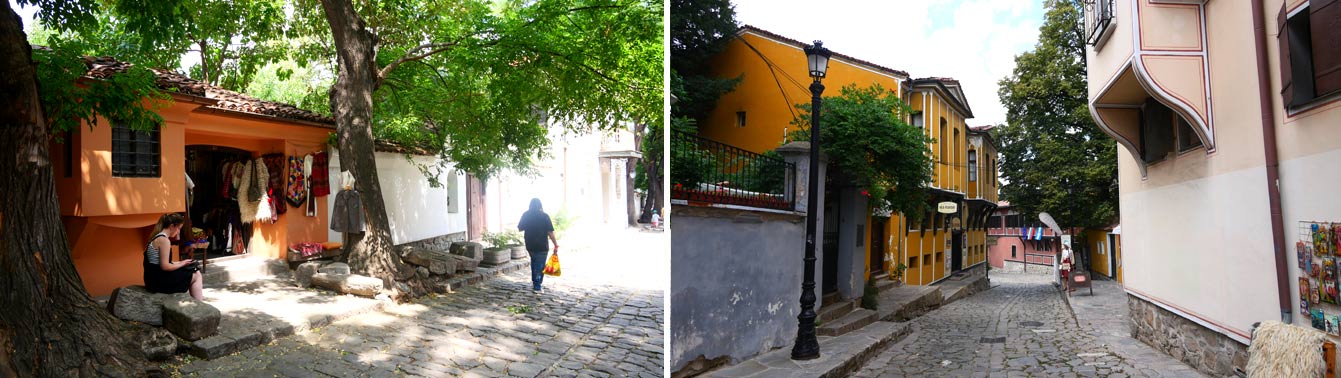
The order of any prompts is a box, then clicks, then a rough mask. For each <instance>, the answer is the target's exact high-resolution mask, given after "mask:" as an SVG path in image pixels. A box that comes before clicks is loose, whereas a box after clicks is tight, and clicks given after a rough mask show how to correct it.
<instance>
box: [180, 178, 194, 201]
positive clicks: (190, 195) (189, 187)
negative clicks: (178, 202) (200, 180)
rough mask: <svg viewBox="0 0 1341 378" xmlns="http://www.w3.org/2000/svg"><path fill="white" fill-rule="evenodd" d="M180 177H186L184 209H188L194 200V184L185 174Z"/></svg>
mask: <svg viewBox="0 0 1341 378" xmlns="http://www.w3.org/2000/svg"><path fill="white" fill-rule="evenodd" d="M182 175H183V176H186V207H188V208H190V207H191V202H192V201H193V200H194V199H195V191H196V182H195V181H191V175H188V174H185V173H183V174H182Z"/></svg>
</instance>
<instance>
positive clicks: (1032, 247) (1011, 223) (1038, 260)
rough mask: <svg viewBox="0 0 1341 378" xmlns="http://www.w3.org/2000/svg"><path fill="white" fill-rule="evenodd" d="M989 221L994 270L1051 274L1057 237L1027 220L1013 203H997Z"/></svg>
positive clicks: (1040, 223)
mask: <svg viewBox="0 0 1341 378" xmlns="http://www.w3.org/2000/svg"><path fill="white" fill-rule="evenodd" d="M997 205H998V207H997V208H996V211H994V212H992V216H991V217H988V218H987V256H988V261H989V262H990V263H991V264H992V268H993V269H1001V270H1005V271H1008V272H1019V271H1037V272H1040V273H1042V272H1044V271H1051V270H1052V269H1053V267H1052V260H1053V256H1056V254H1057V252H1058V251H1057V248H1058V247H1057V246H1058V245H1059V244H1058V243H1057V235H1056V234H1055V233H1053V232H1052V230H1051V229H1048V227H1047V226H1045V225H1043V223H1042V222H1039V221H1038V219H1036V218H1029V219H1026V218H1025V217H1024V215H1022V214H1020V213H1019V212H1016V211H1015V208H1014V207H1012V206H1010V202H1007V201H1001V202H998V203H997Z"/></svg>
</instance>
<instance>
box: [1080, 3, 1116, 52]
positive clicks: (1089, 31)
mask: <svg viewBox="0 0 1341 378" xmlns="http://www.w3.org/2000/svg"><path fill="white" fill-rule="evenodd" d="M1113 6H1114V0H1085V43H1088V44H1089V45H1090V46H1094V48H1095V50H1098V49H1101V48H1103V44H1104V42H1105V41H1107V40H1108V36H1110V35H1112V34H1113V33H1112V32H1113V29H1115V28H1116V27H1115V26H1116V25H1113Z"/></svg>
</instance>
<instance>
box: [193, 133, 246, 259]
mask: <svg viewBox="0 0 1341 378" xmlns="http://www.w3.org/2000/svg"><path fill="white" fill-rule="evenodd" d="M251 158H252V153H251V152H250V151H247V150H242V149H237V148H232V147H224V146H212V145H194V146H186V174H187V175H188V176H190V177H191V181H192V182H194V183H195V188H194V189H193V190H191V193H190V195H188V196H187V216H188V222H187V224H188V225H190V227H192V228H196V229H200V230H201V231H202V232H203V234H204V239H205V240H206V241H207V242H209V246H208V247H205V248H203V249H196V250H194V251H193V252H192V256H191V257H190V258H194V259H198V260H202V259H203V260H216V259H221V258H227V257H233V256H239V255H245V254H247V252H248V251H249V249H248V248H249V244H250V243H249V242H250V240H251V234H252V224H251V223H243V222H242V221H241V212H240V210H239V208H238V203H237V195H238V193H236V189H235V186H234V185H233V184H232V182H231V181H232V178H231V177H228V176H227V175H228V174H227V173H225V169H228V168H230V167H232V166H233V165H234V164H239V163H244V162H246V161H247V160H250V159H251ZM188 231H189V230H183V231H182V233H183V234H188ZM182 239H183V240H186V235H183V237H182Z"/></svg>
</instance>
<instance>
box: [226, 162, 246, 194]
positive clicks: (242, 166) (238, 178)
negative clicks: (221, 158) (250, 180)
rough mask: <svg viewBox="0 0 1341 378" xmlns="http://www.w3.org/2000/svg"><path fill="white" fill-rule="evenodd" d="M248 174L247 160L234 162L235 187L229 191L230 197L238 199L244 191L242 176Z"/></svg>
mask: <svg viewBox="0 0 1341 378" xmlns="http://www.w3.org/2000/svg"><path fill="white" fill-rule="evenodd" d="M246 175H247V162H246V161H239V162H234V163H233V189H232V190H231V191H229V192H228V198H231V199H235V200H236V199H238V198H240V196H238V194H239V193H242V191H241V190H240V189H242V178H243V176H246Z"/></svg>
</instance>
